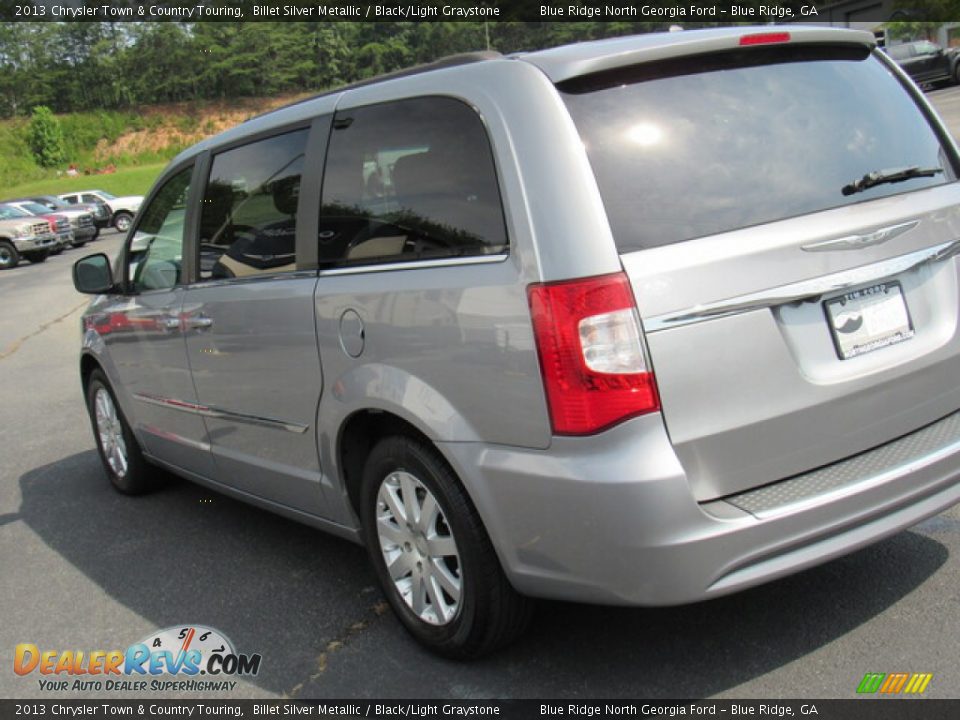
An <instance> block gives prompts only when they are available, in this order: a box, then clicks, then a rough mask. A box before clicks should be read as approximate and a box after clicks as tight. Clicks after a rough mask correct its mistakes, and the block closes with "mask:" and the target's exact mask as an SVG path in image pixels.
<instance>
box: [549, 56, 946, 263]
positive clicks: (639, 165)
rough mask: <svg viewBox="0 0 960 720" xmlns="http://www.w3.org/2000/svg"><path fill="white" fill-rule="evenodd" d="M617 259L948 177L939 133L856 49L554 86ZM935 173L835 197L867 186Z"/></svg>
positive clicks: (633, 71)
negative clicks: (867, 180) (871, 178)
mask: <svg viewBox="0 0 960 720" xmlns="http://www.w3.org/2000/svg"><path fill="white" fill-rule="evenodd" d="M559 89H560V90H561V92H562V94H563V98H564V100H565V102H566V104H567V107H568V108H569V110H570V113H571V115H572V116H573V119H574V122H575V123H576V125H577V128H578V129H579V132H580V135H581V138H582V139H583V142H584V145H585V147H586V150H587V155H588V157H589V159H590V163H591V165H592V166H593V170H594V174H595V175H596V178H597V183H598V185H599V187H600V193H601V195H602V197H603V202H604V205H605V207H606V210H607V216H608V218H609V220H610V225H611V228H612V230H613V234H614V237H615V239H616V242H617V246H618V248H619V250H620V252H629V251H631V250H639V249H642V248H649V247H656V246H660V245H668V244H670V243H675V242H680V241H683V240H689V239H692V238H697V237H703V236H706V235H713V234H716V233H721V232H725V231H729V230H734V229H738V228H743V227H748V226H751V225H757V224H761V223H766V222H772V221H774V220H781V219H784V218H789V217H795V216H798V215H804V214H806V213H812V212H816V211H819V210H826V209H829V208H835V207H839V206H842V205H848V204H851V203H857V202H863V201H865V200H872V199H875V198H879V197H885V196H888V195H893V194H896V193H902V192H907V191H913V190H919V189H921V188H925V187H930V186H934V185H940V184H943V183H945V182H950V181H952V180H953V179H954V177H955V175H954V170H953V168H952V167H950V165H949V162H948V160H947V157H946V154H945V152H944V151H943V149H942V147H941V144H940V142H939V140H938V138H937V135H936V134H935V133H934V131H933V130H932V128H931V126H930V124H929V123H928V122H927V120H926V118H925V117H924V115H923V113H922V112H921V111H920V109H919V108H918V106H917V105H916V103H915V102H914V101H913V99H912V98H911V97H910V95H909V94H908V93H907V92H906V91H905V90H904V88H903V86H902V85H901V84H900V82H899V81H898V80H897V78H896V77H894V75H893V74H892V73H891V72H890V71H889V70H888V69H887V68H886V67H885V66H884V65H883V64H882V63H881V62H880V61H879V60H877V59H876V58H874V57H872V56H870V55H869V53H868V52H867V51H866V50H865V49H863V50H860V49H851V48H822V47H821V48H795V47H794V48H783V49H754V50H751V51H738V52H731V53H724V54H721V55H714V56H700V57H692V58H684V59H681V60H672V61H668V62H664V63H657V64H648V65H644V66H637V67H635V68H627V69H622V70H617V71H614V72H611V73H605V74H601V75H595V76H588V77H585V78H576V79H574V80H572V81H568V82H566V83H562V84H561V85H560V86H559ZM915 166H916V167H920V168H942V169H943V171H942V172H939V173H937V174H934V175H933V176H931V177H918V178H913V179H910V180H906V181H903V182H897V183H892V184H882V185H876V186H874V187H872V188H869V189H867V190H864V191H861V192H857V193H853V194H850V195H844V194H843V191H842V190H843V188H844V186H846V185H849V184H850V183H852V182H854V181H856V180H859V179H860V178H862V177H863V176H864V175H865V174H867V173H871V172H875V171H879V170H889V169H894V168H906V167H915Z"/></svg>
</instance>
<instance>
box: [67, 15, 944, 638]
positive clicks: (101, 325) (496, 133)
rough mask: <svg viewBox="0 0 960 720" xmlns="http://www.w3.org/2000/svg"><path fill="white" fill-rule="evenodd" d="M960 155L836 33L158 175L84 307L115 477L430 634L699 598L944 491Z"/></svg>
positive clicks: (382, 97) (848, 35)
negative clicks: (326, 539) (179, 488)
mask: <svg viewBox="0 0 960 720" xmlns="http://www.w3.org/2000/svg"><path fill="white" fill-rule="evenodd" d="M958 168H960V164H958V155H957V150H956V148H955V146H954V144H953V142H952V140H951V139H950V138H949V136H948V134H947V132H946V131H945V130H944V128H943V126H942V125H941V123H940V122H939V120H938V119H937V117H936V116H935V114H934V112H933V111H932V110H931V108H930V106H929V105H928V104H927V103H926V101H925V100H924V98H923V96H922V95H921V94H920V93H919V92H918V90H917V88H916V87H915V86H914V85H913V84H912V83H911V82H910V80H909V79H908V78H907V77H906V76H905V75H904V74H903V73H902V72H901V71H900V70H899V69H898V68H897V67H896V66H895V65H894V64H893V63H892V62H891V61H890V60H889V59H888V58H886V56H884V55H883V54H882V53H880V52H878V51H877V49H876V48H875V47H874V42H873V38H872V36H870V35H867V34H864V33H858V32H854V31H847V30H829V29H822V28H803V27H791V28H789V29H782V28H771V27H764V28H724V29H718V30H705V31H693V32H682V33H673V34H659V35H649V36H640V37H629V38H621V39H615V40H608V41H602V42H593V43H584V44H580V45H574V46H569V47H564V48H557V49H553V50H546V51H542V52H535V53H531V54H525V55H520V56H512V57H501V56H499V55H495V54H482V55H477V56H471V57H461V58H456V59H452V60H448V61H445V62H440V63H438V64H436V65H435V66H433V67H429V68H421V69H419V70H417V71H411V72H405V73H400V74H398V75H396V76H392V77H387V78H382V79H379V80H377V81H374V82H367V83H363V84H360V85H357V86H352V87H348V88H345V89H343V90H341V91H337V92H333V93H330V94H327V95H324V96H321V97H318V98H315V99H312V100H309V101H306V102H302V103H299V104H296V105H293V106H290V107H288V108H285V109H281V110H279V111H275V112H273V113H270V114H267V115H265V116H262V117H259V118H256V119H253V120H251V121H249V122H246V123H244V124H243V125H241V126H239V127H237V128H234V129H232V130H230V131H228V132H226V133H224V134H222V135H219V136H217V137H215V138H213V139H210V140H207V141H205V142H203V143H201V144H199V145H197V146H196V147H194V148H192V149H190V150H188V151H186V152H185V153H183V154H182V155H180V156H179V157H178V158H176V159H175V160H174V161H173V163H172V164H171V165H170V167H169V169H168V170H167V171H166V172H165V173H164V174H163V175H162V177H161V178H160V179H159V181H158V182H157V184H156V186H155V187H154V189H153V190H152V192H151V193H150V195H149V196H148V198H147V200H146V202H145V203H144V205H143V207H142V209H141V211H140V213H139V215H138V217H137V218H136V220H135V222H134V225H133V227H132V229H131V232H130V235H129V237H128V238H127V243H126V246H125V248H124V250H123V252H122V253H121V256H120V258H119V260H118V263H117V265H116V267H114V268H111V267H110V263H109V261H108V259H107V258H106V257H105V256H103V255H95V256H91V257H90V258H87V259H84V260H82V261H80V262H79V263H78V264H77V266H76V268H75V281H76V283H77V287H78V288H79V289H80V290H81V291H83V292H88V293H94V294H97V295H98V297H96V298H95V299H94V300H93V302H92V304H91V305H90V307H89V309H88V310H87V311H86V313H85V315H84V318H83V323H84V335H83V349H82V355H81V361H80V370H81V375H82V378H83V387H84V390H85V393H86V398H87V402H88V405H89V409H90V415H91V419H92V421H93V426H94V430H95V434H96V438H97V444H98V447H99V450H100V453H101V455H102V458H103V461H104V464H105V467H106V470H107V473H108V475H109V476H110V479H111V480H112V482H113V484H114V485H115V486H116V487H117V488H118V489H119V490H121V491H123V492H129V493H136V492H141V491H143V490H145V489H147V488H148V487H150V485H151V483H152V482H153V481H154V479H155V477H156V476H155V474H154V472H153V470H154V468H153V466H161V467H163V468H167V469H169V470H172V471H173V472H175V473H177V474H179V475H183V476H185V477H188V478H191V479H193V480H196V481H197V482H200V483H204V484H207V485H210V486H212V487H214V488H216V489H218V490H221V491H223V492H226V493H229V494H232V495H235V496H237V497H240V498H243V499H245V500H248V501H250V502H253V503H256V504H259V505H261V506H263V507H265V508H268V509H270V510H273V511H276V512H279V513H282V514H284V515H286V516H289V517H292V518H295V519H297V520H301V521H303V522H307V523H310V524H312V525H315V526H317V527H319V528H322V529H324V530H327V531H330V532H333V533H336V534H338V535H341V536H343V537H346V538H350V539H352V540H355V541H358V542H362V543H364V544H366V546H367V548H368V550H369V554H370V558H371V560H372V562H373V565H374V567H375V569H376V573H377V575H378V576H379V579H380V582H381V583H382V585H383V588H384V591H385V593H386V595H387V597H388V598H389V601H390V603H391V604H392V606H393V608H394V610H395V611H396V613H397V614H398V616H399V617H400V619H401V620H402V622H403V623H404V625H405V626H406V627H407V628H408V629H409V630H410V631H411V632H412V634H413V635H415V636H416V637H417V638H418V639H419V640H420V641H421V642H423V643H425V644H426V645H428V646H430V647H432V648H433V649H435V650H437V651H438V652H442V653H445V654H448V655H452V656H459V657H470V656H476V655H479V654H482V653H484V652H488V651H490V650H492V649H494V648H496V647H499V646H501V645H503V644H504V643H506V642H508V641H509V640H510V639H512V638H514V637H515V636H516V635H518V634H519V633H520V632H521V630H522V629H523V627H524V624H525V622H526V620H527V618H528V617H529V608H530V601H529V599H528V598H531V597H546V598H560V599H567V600H574V601H585V602H594V603H612V604H635V605H662V604H676V603H686V602H691V601H696V600H700V599H704V598H709V597H713V596H717V595H721V594H724V593H728V592H732V591H735V590H739V589H741V588H745V587H748V586H751V585H754V584H756V583H759V582H762V581H766V580H770V579H773V578H776V577H779V576H782V575H784V574H787V573H791V572H795V571H797V570H799V569H801V568H805V567H808V566H810V565H813V564H815V563H819V562H823V561H825V560H827V559H829V558H833V557H836V556H838V555H840V554H842V553H847V552H850V551H851V550H853V549H855V548H858V547H861V546H863V545H865V544H866V543H869V542H872V541H875V540H877V539H879V538H882V537H884V536H887V535H890V534H891V533H895V532H897V531H899V530H900V529H902V528H906V527H908V526H910V525H911V524H913V523H916V522H917V521H919V520H921V519H923V518H925V517H927V516H930V515H932V514H934V513H937V512H940V511H942V510H944V509H945V508H948V507H950V506H951V505H953V504H954V503H956V502H957V501H958V499H960V381H958V378H960V334H958V327H960V277H958V265H957V260H956V253H957V251H958V249H960V184H958V183H957V182H956V179H957V172H958Z"/></svg>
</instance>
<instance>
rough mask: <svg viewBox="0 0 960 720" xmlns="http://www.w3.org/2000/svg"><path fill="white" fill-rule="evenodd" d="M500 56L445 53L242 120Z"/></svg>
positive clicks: (487, 52)
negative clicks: (379, 84) (369, 86)
mask: <svg viewBox="0 0 960 720" xmlns="http://www.w3.org/2000/svg"><path fill="white" fill-rule="evenodd" d="M502 57H503V55H502V54H501V53H498V52H497V51H496V50H478V51H476V52H467V53H459V54H457V55H447V56H445V57H442V58H438V59H436V60H433V61H431V62H428V63H422V64H420V65H414V66H413V67H408V68H404V69H403V70H395V71H394V72H389V73H384V74H383V75H376V76H374V77H370V78H366V79H365V80H358V81H356V82H353V83H350V84H348V85H343V86H341V87H338V88H334V89H332V90H327V91H326V92H322V93H319V94H317V95H311V96H310V97H305V98H302V99H300V100H296V101H294V102H292V103H289V104H287V105H282V106H281V107H278V108H274V109H273V110H269V111H267V112H265V113H261V114H259V115H254V116H253V117H250V118H247V119H246V120H244V122H250V121H252V120H258V119H259V118H262V117H266V116H267V115H273V114H274V113H277V112H280V111H281V110H286V109H288V108H292V107H296V106H297V105H302V104H303V103H307V102H311V101H312V100H317V99H318V98H322V97H328V96H329V95H335V94H336V93H341V92H344V91H346V90H354V89H355V88H361V87H366V86H367V85H376V84H377V83H381V82H385V81H386V80H396V79H397V78H403V77H409V76H411V75H420V74H422V73H426V72H431V71H433V70H442V69H444V68H450V67H456V66H458V65H470V64H472V63H478V62H486V61H487V60H498V59H500V58H502Z"/></svg>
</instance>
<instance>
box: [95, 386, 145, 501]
mask: <svg viewBox="0 0 960 720" xmlns="http://www.w3.org/2000/svg"><path fill="white" fill-rule="evenodd" d="M87 411H88V412H89V413H90V423H91V424H92V425H93V435H94V437H95V438H96V441H97V450H98V452H99V453H100V460H101V462H102V463H103V468H104V470H106V472H107V477H109V478H110V483H111V484H112V485H113V487H114V488H115V489H116V490H117V491H119V492H121V493H123V494H124V495H141V494H143V493H145V492H149V491H150V490H153V489H155V488H156V487H157V486H158V485H159V484H160V483H159V473H160V471H159V470H158V469H157V468H155V467H153V466H152V465H150V464H149V463H148V462H147V461H146V459H145V458H144V457H143V452H142V451H141V450H140V445H139V443H138V442H137V438H136V436H134V434H133V431H132V430H131V429H130V424H129V423H128V422H127V419H126V418H125V417H124V416H123V411H122V410H120V406H119V405H118V404H117V400H116V397H115V396H114V394H113V390H112V389H111V388H110V383H109V382H107V378H106V376H105V375H104V374H103V372H102V371H101V370H94V371H93V372H92V373H91V374H90V380H89V381H88V383H87Z"/></svg>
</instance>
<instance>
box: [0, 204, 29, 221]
mask: <svg viewBox="0 0 960 720" xmlns="http://www.w3.org/2000/svg"><path fill="white" fill-rule="evenodd" d="M25 217H32V216H31V215H30V213H28V212H24V211H23V210H21V209H20V208H16V207H13V206H12V205H0V220H13V219H18V218H25Z"/></svg>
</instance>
